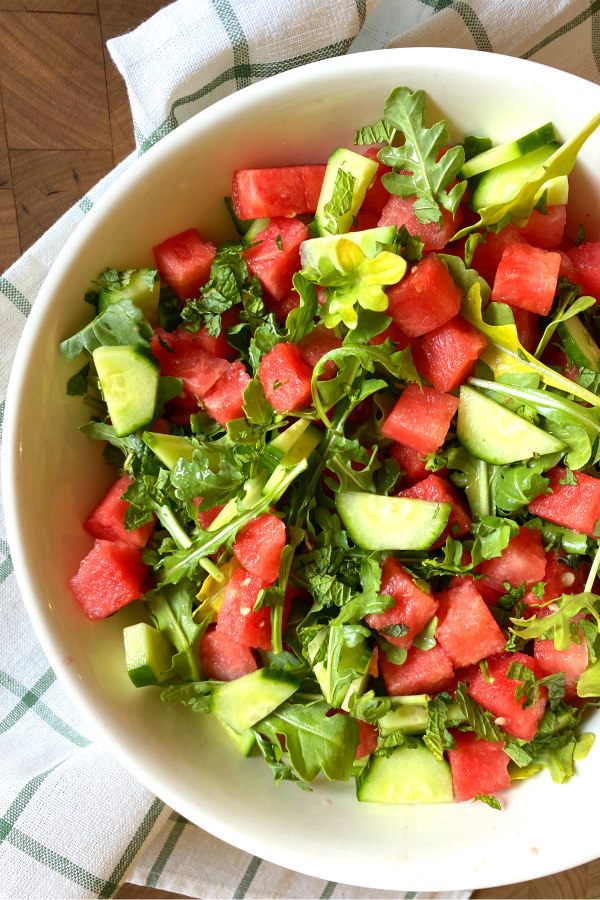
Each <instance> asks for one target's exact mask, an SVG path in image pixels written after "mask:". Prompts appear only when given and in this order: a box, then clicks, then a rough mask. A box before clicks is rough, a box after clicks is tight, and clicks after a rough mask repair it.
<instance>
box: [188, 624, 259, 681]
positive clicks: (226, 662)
mask: <svg viewBox="0 0 600 900" xmlns="http://www.w3.org/2000/svg"><path fill="white" fill-rule="evenodd" d="M198 654H199V656H200V664H201V666H202V671H203V672H204V677H205V678H208V679H214V680H215V681H234V680H235V679H236V678H241V677H242V675H249V674H250V672H256V670H257V669H258V665H257V663H256V658H255V656H254V653H253V652H252V650H251V649H250V647H244V646H243V644H238V643H236V642H235V641H232V640H231V638H230V637H228V636H227V635H226V634H223V633H222V632H220V631H217V630H216V628H215V626H214V625H209V627H208V628H207V629H206V631H205V632H204V634H203V635H202V638H201V639H200V645H199V647H198Z"/></svg>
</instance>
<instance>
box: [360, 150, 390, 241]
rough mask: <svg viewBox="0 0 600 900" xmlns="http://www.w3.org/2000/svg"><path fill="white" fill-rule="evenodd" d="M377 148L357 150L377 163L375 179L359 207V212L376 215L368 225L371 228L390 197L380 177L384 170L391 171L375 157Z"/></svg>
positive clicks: (376, 222)
mask: <svg viewBox="0 0 600 900" xmlns="http://www.w3.org/2000/svg"><path fill="white" fill-rule="evenodd" d="M379 150H380V148H379V147H368V148H367V149H366V150H359V151H358V152H359V153H362V155H363V156H367V157H368V158H369V159H372V160H375V161H377V163H378V166H377V173H376V175H375V180H374V181H373V184H372V185H371V186H370V187H369V188H367V193H366V194H365V199H364V200H363V202H362V204H361V207H360V212H362V213H365V212H367V213H371V214H372V215H374V216H376V217H377V218H376V220H375V222H374V223H373V224H372V225H371V226H370V227H371V228H374V227H375V226H376V225H377V224H378V221H379V218H380V216H381V212H382V210H383V207H384V206H385V204H386V203H387V202H388V200H389V199H390V193H389V191H388V190H387V189H386V188H384V186H383V183H382V181H381V179H382V177H383V175H385V173H386V172H391V171H392V170H391V169H390V168H389V166H384V164H383V163H381V162H379V160H378V159H377V154H378V153H379Z"/></svg>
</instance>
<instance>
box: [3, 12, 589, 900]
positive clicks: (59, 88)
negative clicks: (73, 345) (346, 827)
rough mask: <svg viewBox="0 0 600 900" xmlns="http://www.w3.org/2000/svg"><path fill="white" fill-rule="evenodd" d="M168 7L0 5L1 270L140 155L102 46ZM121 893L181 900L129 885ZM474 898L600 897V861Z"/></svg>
mask: <svg viewBox="0 0 600 900" xmlns="http://www.w3.org/2000/svg"><path fill="white" fill-rule="evenodd" d="M163 5H164V3H163V2H162V0H0V272H2V271H3V270H4V269H5V268H7V267H8V266H9V265H10V263H12V262H13V261H14V260H15V259H17V257H18V256H19V255H20V254H21V253H22V252H23V251H24V250H26V249H27V248H28V247H29V246H31V244H33V243H34V241H36V240H37V238H39V237H40V236H41V235H42V234H43V233H44V232H45V231H46V230H47V229H48V228H49V227H50V225H52V223H53V222H54V221H55V220H56V219H57V218H58V217H59V216H60V215H61V214H62V213H63V212H65V211H66V210H67V209H69V207H70V206H72V205H73V204H74V203H75V202H76V201H77V200H78V199H79V198H80V197H81V196H83V195H84V194H85V192H86V191H87V190H89V188H91V187H92V186H93V185H94V184H95V183H96V182H97V181H98V180H99V179H100V178H102V176H103V175H105V174H106V173H107V172H109V171H110V170H111V169H112V168H113V167H114V166H115V165H116V164H117V163H118V162H120V161H121V160H122V159H124V157H125V156H127V154H128V153H129V152H130V151H131V150H132V149H133V147H134V141H133V132H132V127H131V117H130V114H129V104H128V102H127V94H126V91H125V86H124V84H123V82H122V79H121V77H120V75H119V73H118V72H117V70H116V68H115V66H114V65H113V63H112V61H111V59H110V56H109V54H108V51H107V50H106V47H105V42H106V41H107V40H108V39H109V38H111V37H114V36H115V35H118V34H122V33H124V32H126V31H129V30H131V29H132V28H134V27H135V26H136V25H137V24H138V23H139V22H141V21H143V20H144V19H147V18H148V17H149V16H151V15H152V14H153V13H154V12H156V10H157V9H159V8H160V7H161V6H163ZM564 827H568V823H566V824H565V826H564ZM557 852H560V826H559V827H557ZM506 864H507V867H510V860H507V861H506ZM117 896H118V897H121V898H125V897H129V898H133V897H138V898H139V897H152V898H159V897H176V896H180V895H176V894H169V893H166V892H164V891H156V890H152V889H150V888H144V887H138V886H135V885H124V886H123V888H122V889H121V891H120V892H119V894H118V895H117ZM474 896H475V897H477V898H492V897H495V898H503V897H507V898H508V897H523V898H529V897H531V898H534V897H540V898H541V897H546V898H555V897H556V898H559V897H565V898H568V897H573V898H583V897H600V860H598V861H596V862H593V863H590V864H588V865H587V866H580V867H579V868H576V869H571V870H570V871H568V872H564V873H562V874H560V875H555V876H552V877H550V878H542V879H538V880H536V881H532V882H529V883H526V884H514V885H511V886H509V887H503V888H496V889H493V890H484V891H476V892H475V894H474Z"/></svg>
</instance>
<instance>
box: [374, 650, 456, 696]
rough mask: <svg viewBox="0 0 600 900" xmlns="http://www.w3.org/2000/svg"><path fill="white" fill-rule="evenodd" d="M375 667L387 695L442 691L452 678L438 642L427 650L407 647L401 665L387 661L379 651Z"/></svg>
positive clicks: (444, 654)
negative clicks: (378, 671)
mask: <svg viewBox="0 0 600 900" xmlns="http://www.w3.org/2000/svg"><path fill="white" fill-rule="evenodd" d="M379 669H380V672H381V677H382V678H383V682H384V684H385V687H386V690H387V692H388V694H389V695H390V697H407V696H409V695H411V694H435V693H436V692H437V691H446V690H448V689H449V688H450V686H451V684H452V679H453V678H454V669H453V668H452V663H451V662H450V660H449V659H448V656H447V654H446V652H445V651H444V649H443V648H442V647H441V646H440V645H439V644H436V645H435V647H432V648H431V650H419V648H418V647H411V648H410V650H409V651H408V654H407V657H406V660H405V662H404V663H402V665H401V666H397V665H395V664H394V663H391V662H389V661H388V659H387V657H386V655H385V653H380V654H379Z"/></svg>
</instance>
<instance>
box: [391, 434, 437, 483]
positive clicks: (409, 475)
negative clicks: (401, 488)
mask: <svg viewBox="0 0 600 900" xmlns="http://www.w3.org/2000/svg"><path fill="white" fill-rule="evenodd" d="M390 456H393V457H394V459H395V460H397V461H398V465H399V466H400V468H401V469H402V471H403V472H406V475H403V476H402V484H404V485H406V486H407V487H410V486H411V485H413V484H415V482H417V481H422V480H423V478H427V476H428V475H429V472H428V470H427V468H426V463H427V457H426V456H423V455H422V454H421V453H419V452H418V451H417V450H412V449H411V448H410V447H405V446H404V444H398V443H393V444H392V446H391V447H390Z"/></svg>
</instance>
